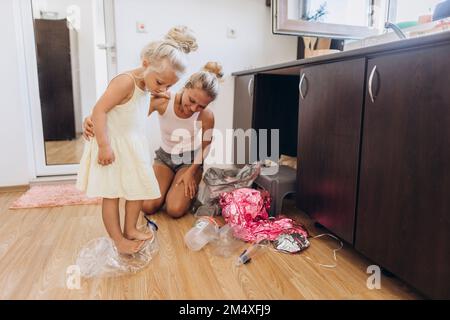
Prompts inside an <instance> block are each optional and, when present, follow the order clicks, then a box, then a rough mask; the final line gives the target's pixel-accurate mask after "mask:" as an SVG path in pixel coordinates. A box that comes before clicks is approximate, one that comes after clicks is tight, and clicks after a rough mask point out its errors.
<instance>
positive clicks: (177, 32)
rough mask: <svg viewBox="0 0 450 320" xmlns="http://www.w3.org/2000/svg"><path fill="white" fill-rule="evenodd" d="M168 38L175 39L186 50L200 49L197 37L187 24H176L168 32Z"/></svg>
mask: <svg viewBox="0 0 450 320" xmlns="http://www.w3.org/2000/svg"><path fill="white" fill-rule="evenodd" d="M165 39H166V40H169V41H173V42H175V43H176V44H177V46H178V47H179V48H180V49H181V50H182V51H183V52H184V53H190V52H192V51H195V50H197V49H198V45H197V39H196V38H195V36H194V34H193V32H192V30H190V29H189V28H188V27H186V26H176V27H173V28H171V29H170V30H169V32H167V34H166V36H165Z"/></svg>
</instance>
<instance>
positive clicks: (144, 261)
mask: <svg viewBox="0 0 450 320" xmlns="http://www.w3.org/2000/svg"><path fill="white" fill-rule="evenodd" d="M145 228H148V230H149V232H151V233H152V234H153V237H152V239H150V240H147V241H146V242H145V244H144V245H143V247H142V249H141V250H140V251H139V252H137V253H135V254H132V255H124V254H119V253H118V251H117V248H116V246H115V245H114V242H113V240H112V239H111V238H107V237H102V238H97V239H93V240H91V241H89V242H88V243H87V244H86V245H85V246H84V247H83V248H82V249H81V251H80V253H79V255H78V258H77V261H76V265H77V266H78V267H79V268H80V272H81V276H82V277H84V278H100V277H115V276H121V275H124V274H129V273H137V272H139V271H141V270H142V269H144V268H145V267H147V266H148V265H149V263H150V261H151V260H152V259H153V257H154V256H155V255H156V254H157V253H158V251H159V244H158V239H157V237H156V234H157V232H156V230H157V227H156V225H155V224H154V223H152V224H150V223H149V224H147V226H146V227H145Z"/></svg>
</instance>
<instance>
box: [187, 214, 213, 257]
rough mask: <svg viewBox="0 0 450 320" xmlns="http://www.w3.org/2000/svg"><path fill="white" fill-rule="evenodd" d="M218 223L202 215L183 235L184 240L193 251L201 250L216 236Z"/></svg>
mask: <svg viewBox="0 0 450 320" xmlns="http://www.w3.org/2000/svg"><path fill="white" fill-rule="evenodd" d="M218 229H219V227H218V225H217V223H216V221H215V220H214V219H212V218H210V217H202V218H200V219H198V220H197V221H196V222H195V225H194V227H193V228H192V229H191V230H189V231H188V233H186V235H185V236H184V242H185V243H186V245H187V246H188V248H189V249H191V250H193V251H199V250H201V249H202V248H203V247H204V246H205V245H206V244H207V243H208V242H210V241H211V240H213V239H216V238H217V236H218Z"/></svg>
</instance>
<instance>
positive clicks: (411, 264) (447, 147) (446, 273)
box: [355, 44, 450, 299]
mask: <svg viewBox="0 0 450 320" xmlns="http://www.w3.org/2000/svg"><path fill="white" fill-rule="evenodd" d="M449 57H450V45H449V44H447V45H441V46H437V47H434V48H423V49H417V50H413V51H409V52H403V53H395V54H389V55H384V56H380V57H377V58H374V59H370V60H369V62H368V69H367V71H368V72H367V73H368V80H367V81H368V88H370V90H369V89H368V90H367V91H368V92H367V94H366V104H365V116H364V132H363V143H362V156H361V177H360V192H359V204H358V218H357V228H356V244H355V245H356V248H357V249H358V250H359V251H361V252H362V253H363V254H365V255H366V256H368V257H369V258H371V259H372V260H374V261H375V262H376V263H379V264H380V265H381V266H383V267H385V268H387V269H388V270H389V271H391V272H393V273H395V274H396V275H397V276H399V277H400V278H402V279H403V280H405V281H406V282H409V283H410V284H411V285H413V286H414V287H416V288H417V289H419V290H420V291H422V292H423V293H425V294H426V295H428V296H429V297H433V298H438V297H439V298H447V299H448V298H450V194H449V191H450V141H449V139H450V90H449V88H450V60H449Z"/></svg>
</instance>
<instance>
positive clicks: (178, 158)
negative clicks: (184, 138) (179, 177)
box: [155, 148, 203, 173]
mask: <svg viewBox="0 0 450 320" xmlns="http://www.w3.org/2000/svg"><path fill="white" fill-rule="evenodd" d="M198 151H200V149H197V150H192V151H188V152H185V153H180V154H175V155H172V154H170V153H168V152H166V151H164V150H163V149H162V148H159V149H158V150H156V151H155V155H156V156H155V163H159V164H163V165H166V166H167V167H169V168H170V169H171V170H172V171H173V172H174V173H177V172H178V171H179V170H180V169H181V168H184V167H189V166H190V165H192V163H193V162H194V159H195V156H196V155H197V153H198ZM200 168H201V169H203V163H202V164H200Z"/></svg>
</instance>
